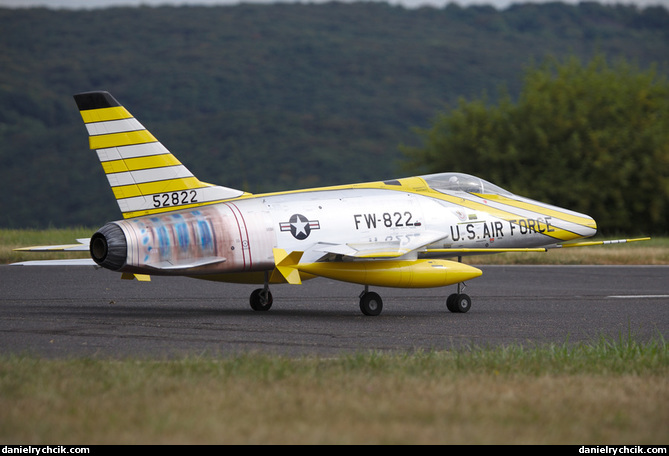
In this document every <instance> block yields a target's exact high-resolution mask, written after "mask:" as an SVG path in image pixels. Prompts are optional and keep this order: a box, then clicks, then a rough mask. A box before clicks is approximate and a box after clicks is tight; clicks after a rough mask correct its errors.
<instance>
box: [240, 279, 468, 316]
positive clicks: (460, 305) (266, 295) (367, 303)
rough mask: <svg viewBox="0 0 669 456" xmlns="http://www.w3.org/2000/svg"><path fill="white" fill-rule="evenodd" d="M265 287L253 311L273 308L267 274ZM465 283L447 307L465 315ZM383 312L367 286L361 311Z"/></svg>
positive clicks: (258, 292) (255, 295)
mask: <svg viewBox="0 0 669 456" xmlns="http://www.w3.org/2000/svg"><path fill="white" fill-rule="evenodd" d="M265 276H266V277H265V286H264V287H263V288H257V289H255V290H253V293H251V297H250V299H249V301H250V303H251V308H252V309H253V310H257V311H261V312H265V311H268V310H269V309H270V308H271V307H272V302H273V299H272V292H271V291H269V281H268V280H267V274H265ZM464 287H465V284H464V283H458V291H457V293H453V294H451V295H450V296H449V297H448V298H447V299H446V307H447V308H448V310H450V311H451V312H454V313H465V312H468V311H469V309H470V308H471V307H472V298H470V297H469V295H467V294H464V293H462V290H463V289H464ZM382 310H383V300H382V299H381V296H379V294H378V293H375V292H373V291H369V286H368V285H365V289H364V290H363V291H362V293H360V311H361V312H362V313H363V314H364V315H367V316H369V317H375V316H377V315H380V314H381V311H382Z"/></svg>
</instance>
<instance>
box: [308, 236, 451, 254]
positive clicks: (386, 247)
mask: <svg viewBox="0 0 669 456" xmlns="http://www.w3.org/2000/svg"><path fill="white" fill-rule="evenodd" d="M445 237H446V234H444V233H443V232H441V231H424V232H422V233H416V234H412V235H408V236H399V237H398V239H393V240H389V241H364V240H360V241H358V242H349V243H346V244H329V243H324V242H320V243H318V244H316V245H314V246H313V247H311V248H310V249H309V250H308V251H307V252H305V256H307V257H308V256H310V255H309V254H312V255H313V254H314V253H320V254H321V255H320V256H323V255H327V254H335V255H343V256H347V257H350V258H365V259H382V258H397V257H401V256H403V255H406V254H407V253H410V252H412V251H415V250H418V249H421V248H423V247H425V246H426V245H430V244H432V243H434V242H437V241H439V240H440V239H443V238H445Z"/></svg>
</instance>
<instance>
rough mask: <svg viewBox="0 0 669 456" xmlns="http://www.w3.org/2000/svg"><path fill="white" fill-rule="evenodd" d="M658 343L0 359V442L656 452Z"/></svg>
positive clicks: (661, 421) (664, 412)
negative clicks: (609, 447) (570, 447)
mask: <svg viewBox="0 0 669 456" xmlns="http://www.w3.org/2000/svg"><path fill="white" fill-rule="evenodd" d="M668 374H669V350H668V349H667V345H666V343H665V342H664V340H663V339H661V338H658V339H656V340H653V341H650V342H646V343H639V342H637V341H635V340H634V338H633V336H632V335H629V336H622V337H621V338H620V340H617V341H607V340H604V339H601V340H599V341H595V342H594V343H592V344H581V345H573V344H568V343H565V344H563V345H549V346H545V347H537V348H522V347H517V346H516V347H498V348H470V349H463V350H459V351H440V352H419V353H412V354H408V353H405V354H381V353H366V354H357V355H350V356H342V357H337V358H320V357H302V358H288V357H274V356H266V355H259V354H244V355H239V356H232V357H227V358H209V357H199V358H183V359H171V360H150V359H122V360H102V359H70V360H46V359H38V358H33V357H23V356H2V357H0V410H2V412H1V413H0V442H2V443H5V444H6V443H21V444H23V445H26V444H47V443H54V442H57V443H59V444H77V445H87V444H584V443H587V444H629V443H634V444H648V445H665V444H666V442H667V437H668V430H667V423H668V422H669V408H668V407H667V404H668V403H669V388H668V386H669V384H668V380H667V379H668V378H669V376H668Z"/></svg>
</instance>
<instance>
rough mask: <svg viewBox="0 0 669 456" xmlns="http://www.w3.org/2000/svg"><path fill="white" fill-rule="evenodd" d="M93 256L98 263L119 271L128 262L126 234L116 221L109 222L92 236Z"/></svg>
mask: <svg viewBox="0 0 669 456" xmlns="http://www.w3.org/2000/svg"><path fill="white" fill-rule="evenodd" d="M90 253H91V258H93V261H95V262H96V263H97V264H99V265H100V266H102V267H103V268H106V269H111V270H112V271H118V270H119V269H121V268H122V267H123V266H125V264H126V258H127V255H128V243H127V241H126V238H125V234H124V233H123V230H122V229H121V227H120V226H118V225H117V224H116V223H107V224H106V225H105V226H103V227H102V228H100V229H99V230H98V231H97V232H96V233H95V234H94V235H93V236H92V237H91V243H90Z"/></svg>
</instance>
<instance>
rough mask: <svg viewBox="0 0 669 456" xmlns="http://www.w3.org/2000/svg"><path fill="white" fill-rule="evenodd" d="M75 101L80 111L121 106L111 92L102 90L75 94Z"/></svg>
mask: <svg viewBox="0 0 669 456" xmlns="http://www.w3.org/2000/svg"><path fill="white" fill-rule="evenodd" d="M74 101H76V102H77V107H79V111H87V110H89V109H100V108H114V107H117V106H121V104H120V103H119V102H118V101H116V98H114V97H112V96H111V94H110V93H109V92H102V91H97V92H84V93H78V94H76V95H75V96H74Z"/></svg>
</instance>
